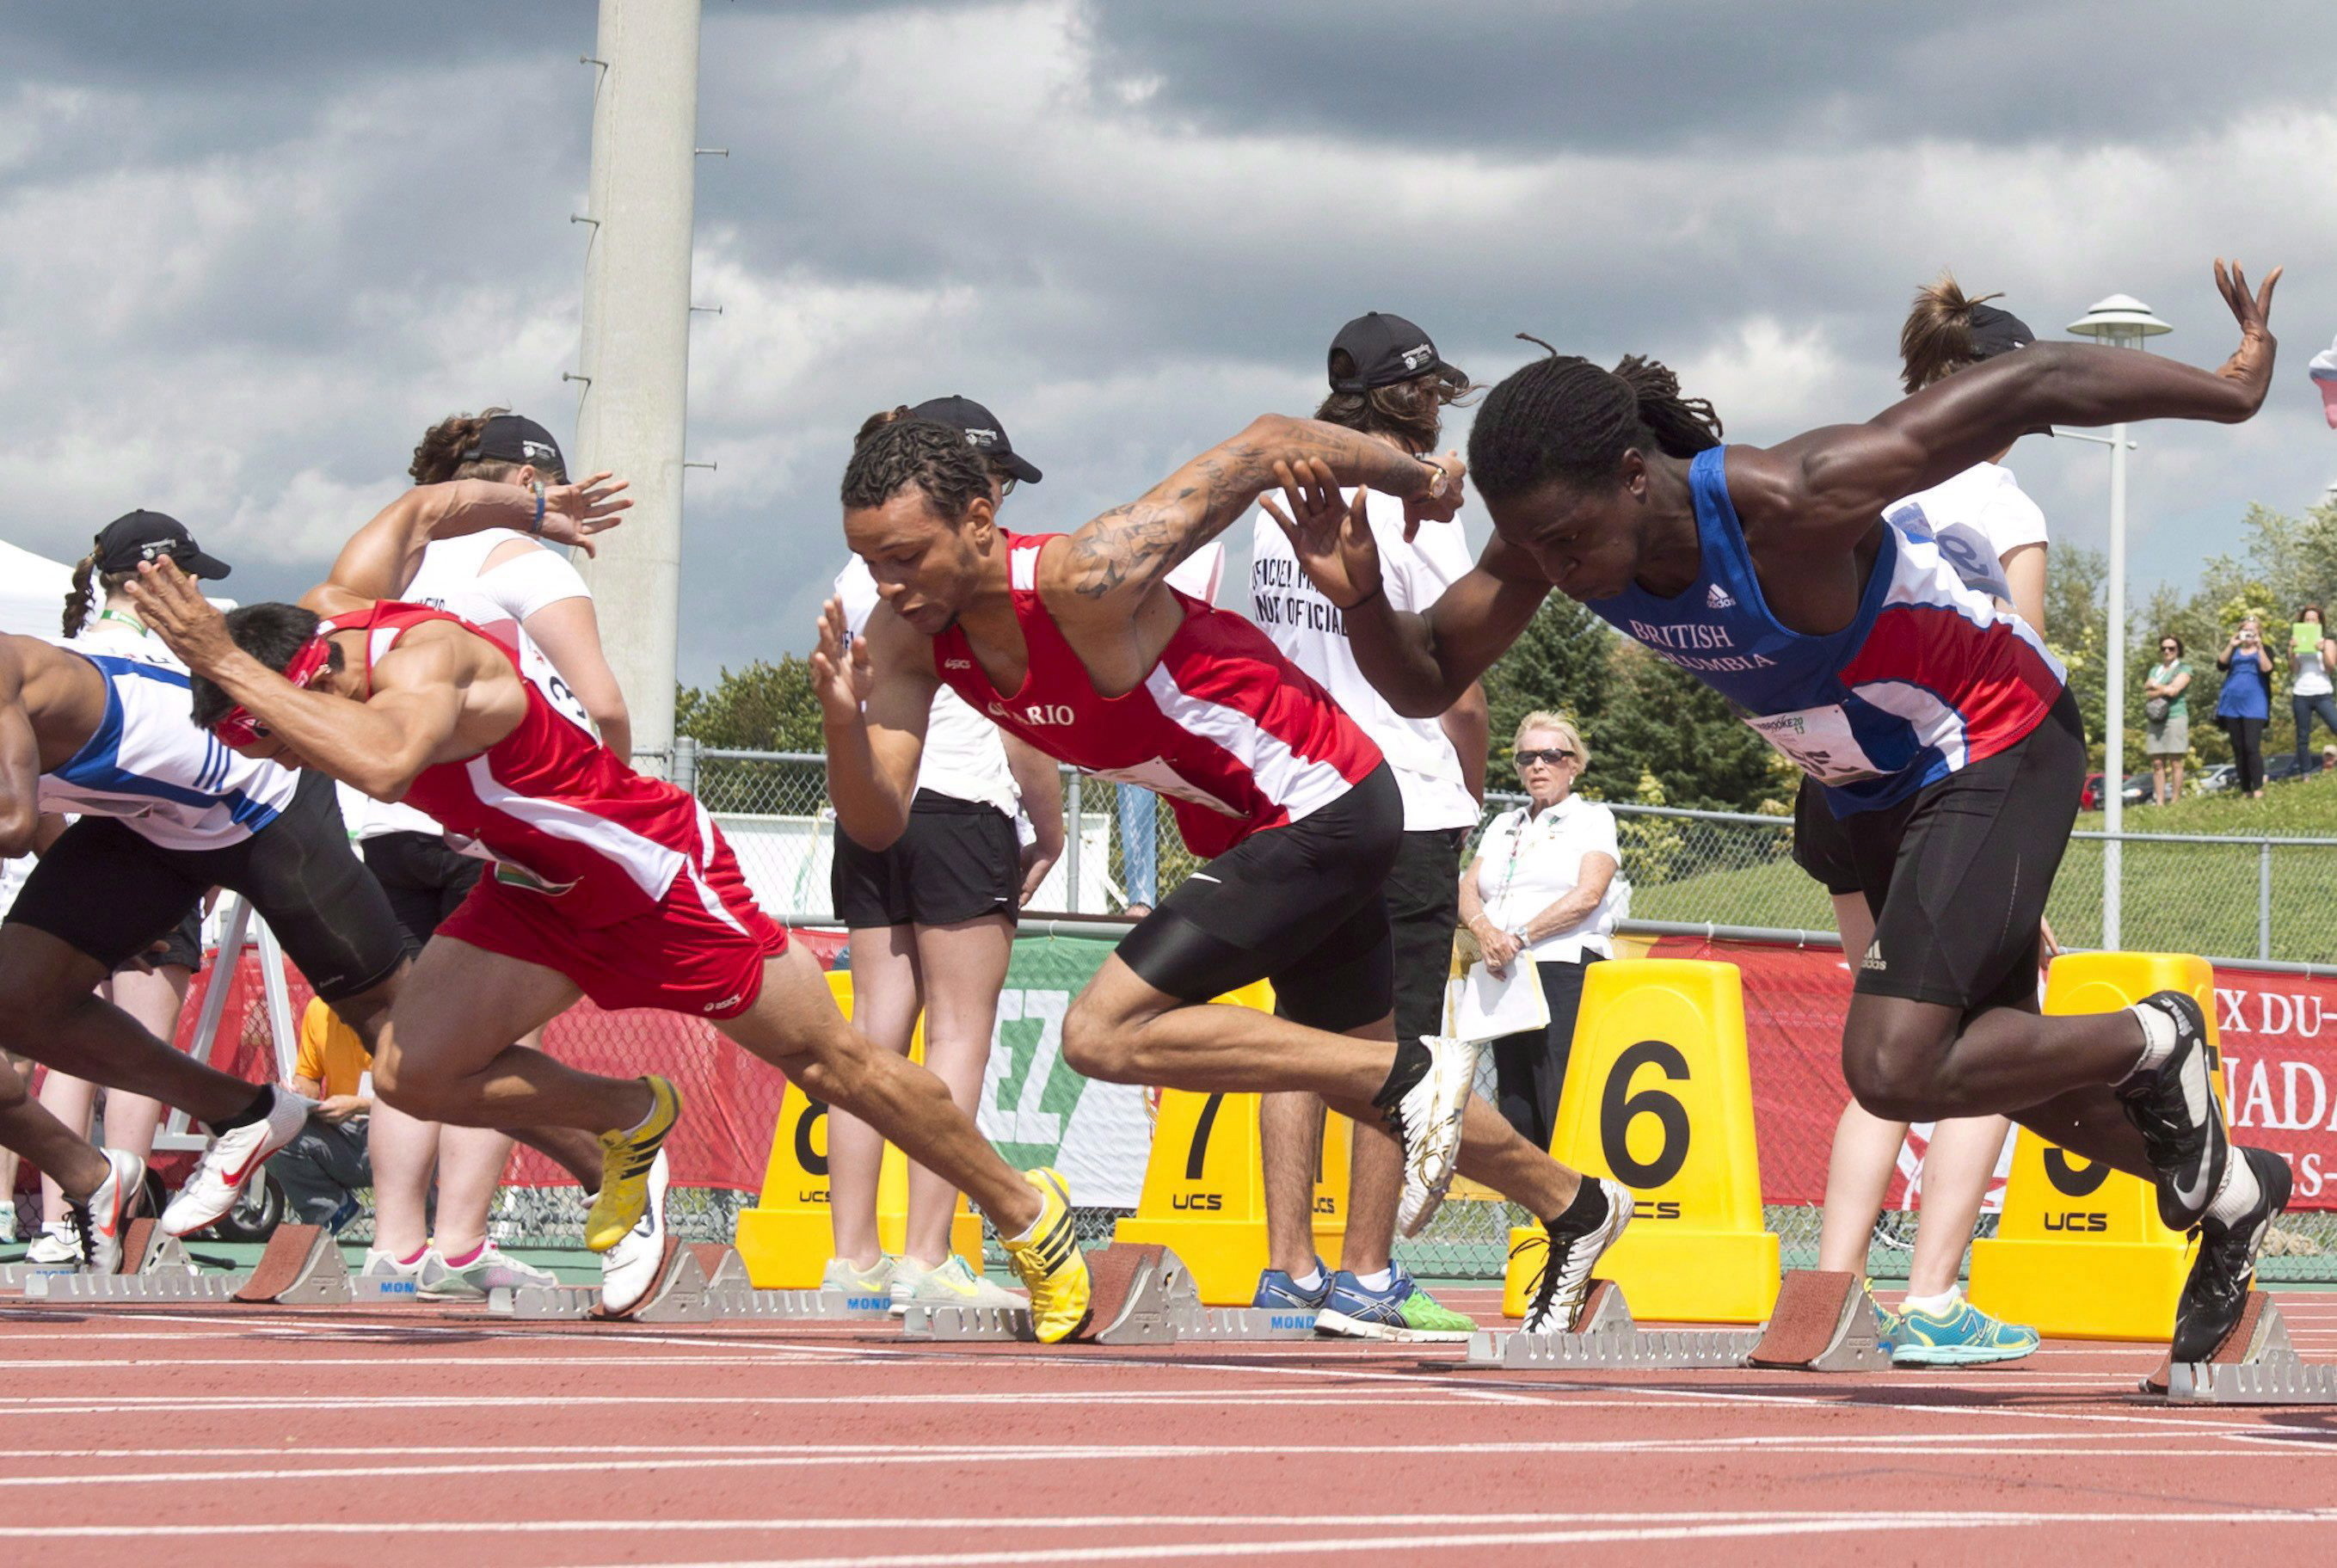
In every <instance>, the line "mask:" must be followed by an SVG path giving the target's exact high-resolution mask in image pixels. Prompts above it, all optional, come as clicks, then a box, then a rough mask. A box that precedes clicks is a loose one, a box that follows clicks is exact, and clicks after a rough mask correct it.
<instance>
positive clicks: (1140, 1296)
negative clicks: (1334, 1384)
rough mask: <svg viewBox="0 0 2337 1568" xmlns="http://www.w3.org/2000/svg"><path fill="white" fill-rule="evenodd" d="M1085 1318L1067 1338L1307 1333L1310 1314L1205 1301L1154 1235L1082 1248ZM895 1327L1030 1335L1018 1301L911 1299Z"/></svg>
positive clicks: (978, 1335) (965, 1336)
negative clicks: (986, 1303)
mask: <svg viewBox="0 0 2337 1568" xmlns="http://www.w3.org/2000/svg"><path fill="white" fill-rule="evenodd" d="M1087 1259H1088V1275H1089V1279H1090V1289H1091V1295H1090V1315H1089V1319H1088V1326H1087V1327H1086V1328H1083V1329H1081V1330H1080V1332H1079V1333H1078V1334H1076V1335H1074V1336H1073V1337H1072V1338H1076V1339H1083V1340H1088V1341H1090V1342H1092V1343H1094V1344H1098V1345H1174V1344H1176V1343H1178V1341H1180V1340H1184V1341H1201V1342H1209V1341H1232V1340H1266V1339H1311V1338H1314V1336H1315V1314H1314V1313H1312V1312H1308V1311H1303V1310H1292V1311H1280V1310H1275V1309H1270V1308H1257V1307H1207V1306H1204V1305H1202V1303H1201V1293H1200V1289H1199V1287H1198V1285H1197V1284H1196V1283H1195V1282H1194V1279H1193V1275H1192V1271H1191V1270H1190V1269H1187V1268H1186V1266H1185V1261H1184V1259H1181V1258H1179V1257H1178V1256H1177V1254H1176V1253H1175V1252H1173V1251H1171V1250H1169V1249H1168V1248H1167V1247H1165V1246H1162V1245H1161V1244H1159V1243H1158V1242H1148V1243H1136V1242H1128V1241H1116V1242H1113V1243H1112V1244H1111V1245H1110V1246H1108V1247H1099V1248H1096V1249H1094V1250H1091V1251H1090V1252H1089V1253H1088V1255H1087ZM901 1332H902V1333H903V1335H904V1336H905V1337H906V1338H912V1339H936V1340H1022V1341H1023V1342H1024V1343H1035V1342H1036V1341H1037V1339H1038V1335H1037V1334H1036V1333H1035V1332H1034V1331H1033V1330H1032V1327H1031V1314H1030V1312H1029V1311H1028V1310H1026V1309H1024V1308H1013V1307H1007V1308H1000V1307H970V1308H961V1307H934V1308H925V1307H912V1308H909V1311H908V1316H907V1317H906V1318H904V1319H903V1320H902V1324H901Z"/></svg>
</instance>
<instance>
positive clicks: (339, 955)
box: [8, 772, 406, 1002]
mask: <svg viewBox="0 0 2337 1568" xmlns="http://www.w3.org/2000/svg"><path fill="white" fill-rule="evenodd" d="M211 887H225V888H228V889H230V890H231V891H233V892H237V893H240V894H242V895H243V896H244V897H246V898H247V899H249V901H250V903H251V907H252V908H253V909H254V910H255V911H257V912H258V913H259V917H260V918H261V919H263V920H265V921H267V922H268V925H269V929H270V930H272V931H274V932H275V933H276V940H277V941H278V942H279V943H280V944H281V945H282V946H283V948H284V951H285V954H286V956H288V957H289V958H290V959H291V960H292V962H293V963H294V964H296V965H299V969H300V973H301V974H303V975H307V976H308V984H309V985H310V986H311V987H312V988H314V990H315V991H316V993H317V995H319V996H321V997H323V998H324V999H325V1000H326V1001H327V1002H339V1001H345V1000H347V998H349V997H351V996H355V995H358V994H359V993H360V992H364V991H369V990H371V989H373V987H375V986H376V985H380V984H381V983H382V982H383V981H385V980H386V979H388V978H389V977H390V975H391V974H392V973H394V972H395V971H396V968H397V966H398V965H399V964H401V963H403V962H404V961H405V958H406V942H405V938H404V937H403V936H400V935H399V932H398V929H397V919H396V916H394V915H392V914H391V913H390V908H389V900H388V899H387V898H386V897H383V895H382V891H381V887H380V885H379V884H378V883H376V881H375V880H374V879H373V878H372V877H370V876H368V875H367V872H366V868H365V867H364V866H362V865H360V864H359V863H358V861H357V855H356V853H355V852H354V851H352V850H351V849H350V848H349V838H348V834H347V831H346V830H345V829H344V828H342V827H341V809H340V805H339V803H338V802H337V800H336V799H334V796H333V781H332V780H331V779H328V778H326V777H325V776H324V775H323V774H322V773H314V772H310V773H304V774H302V775H301V776H300V784H299V788H298V789H297V790H296V791H294V793H293V796H292V799H291V801H290V802H289V803H288V805H286V807H285V808H284V810H283V812H282V814H281V815H279V817H278V818H276V819H275V820H274V821H272V822H270V823H269V825H268V826H267V827H265V828H261V829H260V830H259V832H257V833H254V834H252V835H251V836H250V837H249V838H243V839H240V840H239V841H238V842H236V843H233V844H227V845H222V846H221V847H220V848H217V849H166V848H163V847H162V846H161V845H159V844H157V843H155V842H154V841H153V840H152V839H150V838H142V837H140V836H139V835H138V834H137V833H136V832H134V831H132V829H131V828H129V827H127V826H126V825H124V824H123V823H122V822H121V821H120V820H118V819H116V818H112V817H84V818H82V819H81V820H80V821H78V822H76V823H74V824H73V826H72V827H70V828H66V829H65V830H64V833H63V834H62V835H60V836H59V837H58V838H57V841H56V842H55V843H54V844H53V845H51V846H50V847H49V852H48V853H47V854H45V855H44V856H42V857H41V863H40V864H39V865H38V866H36V867H34V868H33V874H32V876H31V877H27V878H26V879H25V882H24V890H23V891H22V892H20V893H18V894H17V895H16V902H15V905H14V907H11V908H10V909H9V911H8V923H9V924H11V925H22V926H31V927H33V928H34V930H36V931H44V932H46V933H48V934H49V935H50V936H54V937H55V938H56V939H57V940H58V941H60V942H63V943H64V944H65V945H66V946H69V947H72V948H74V949H76V950H77V951H79V952H82V953H85V954H87V955H88V956H90V957H92V958H94V959H95V960H97V962H98V963H100V964H102V965H104V966H105V967H106V968H107V969H109V970H111V969H112V968H114V967H116V966H117V965H120V964H122V962H123V961H124V960H126V959H128V958H130V957H132V956H133V955H136V954H139V953H142V952H144V951H145V950H146V949H147V948H148V947H149V946H152V944H153V942H154V940H155V938H157V937H159V936H161V935H162V934H163V933H164V932H166V931H168V930H170V929H171V926H174V925H176V924H177V923H178V921H179V920H180V918H181V916H184V915H185V913H186V910H187V906H188V905H190V904H191V903H193V902H194V901H196V900H197V899H199V898H200V897H202V896H203V894H204V893H205V892H206V891H207V890H208V889H210V888H211Z"/></svg>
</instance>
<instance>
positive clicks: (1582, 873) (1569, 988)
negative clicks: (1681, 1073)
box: [1461, 713, 1631, 1149]
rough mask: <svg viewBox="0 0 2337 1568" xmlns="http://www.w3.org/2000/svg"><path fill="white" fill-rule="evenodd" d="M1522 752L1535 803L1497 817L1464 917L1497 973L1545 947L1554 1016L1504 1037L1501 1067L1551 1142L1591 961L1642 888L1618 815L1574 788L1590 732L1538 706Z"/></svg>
mask: <svg viewBox="0 0 2337 1568" xmlns="http://www.w3.org/2000/svg"><path fill="white" fill-rule="evenodd" d="M1515 751H1516V762H1517V769H1518V782H1519V783H1521V785H1523V786H1524V787H1525V791H1526V804H1524V805H1523V806H1521V807H1518V808H1517V809H1514V810H1511V811H1504V812H1502V813H1501V815H1500V816H1499V817H1496V818H1493V820H1492V823H1491V826H1490V827H1488V828H1486V829H1485V836H1484V838H1482V839H1481V840H1480V841H1479V842H1478V845H1477V855H1476V858H1474V859H1472V860H1471V861H1470V862H1469V867H1468V869H1467V870H1465V871H1463V872H1462V873H1461V923H1462V925H1463V926H1466V927H1468V930H1469V934H1470V935H1471V936H1474V937H1475V938H1476V939H1477V947H1478V950H1479V951H1480V952H1481V953H1483V955H1484V956H1485V962H1486V963H1487V964H1489V965H1491V966H1492V969H1493V972H1494V973H1495V974H1497V975H1499V974H1501V973H1503V972H1504V971H1505V970H1506V969H1507V968H1508V966H1509V964H1510V961H1511V959H1513V958H1515V957H1516V956H1518V954H1520V953H1521V952H1529V953H1531V954H1532V955H1533V962H1534V971H1535V974H1536V975H1538V976H1539V977H1540V981H1541V989H1542V995H1544V996H1545V997H1547V998H1548V999H1549V1002H1550V1025H1549V1027H1548V1028H1546V1029H1539V1030H1529V1031H1527V1032H1526V1033H1524V1034H1507V1035H1503V1036H1502V1037H1501V1039H1499V1040H1496V1041H1494V1042H1493V1071H1494V1074H1495V1078H1496V1081H1497V1083H1498V1084H1499V1086H1500V1092H1501V1114H1502V1116H1503V1117H1505V1118H1506V1119H1507V1120H1508V1122H1509V1123H1510V1125H1511V1126H1512V1127H1514V1128H1516V1129H1517V1130H1518V1132H1519V1133H1520V1134H1521V1135H1522V1136H1523V1137H1525V1138H1527V1139H1530V1141H1531V1142H1532V1143H1533V1145H1534V1147H1535V1148H1537V1149H1547V1148H1549V1147H1550V1129H1551V1127H1552V1126H1553V1125H1554V1124H1555V1123H1556V1122H1557V1120H1558V1097H1559V1092H1560V1090H1561V1089H1563V1088H1564V1087H1565V1085H1566V1059H1567V1054H1568V1053H1569V1051H1570V1050H1571V1049H1572V1048H1573V1045H1574V1015H1575V1013H1576V1011H1577V1010H1578V1009H1579V1007H1580V1006H1581V1005H1582V972H1583V970H1584V969H1586V968H1587V967H1589V965H1592V964H1596V963H1597V962H1599V959H1601V958H1611V957H1613V956H1614V946H1613V944H1612V942H1611V941H1610V936H1611V935H1612V933H1613V932H1614V929H1615V923H1616V922H1617V921H1618V920H1619V919H1621V918H1622V917H1623V913H1624V910H1625V908H1626V907H1628V904H1629V902H1630V895H1631V887H1630V884H1629V883H1628V882H1626V881H1624V880H1623V879H1622V877H1618V876H1617V875H1616V868H1617V867H1618V866H1619V865H1620V864H1621V863H1622V855H1621V853H1620V851H1618V849H1617V848H1616V845H1615V814H1614V813H1613V812H1612V811H1609V809H1607V808H1606V807H1604V806H1602V805H1600V804H1599V802H1598V801H1596V800H1585V799H1582V798H1581V797H1579V796H1578V795H1576V794H1575V793H1574V784H1575V780H1576V779H1579V778H1581V777H1582V770H1583V769H1585V768H1588V767H1589V765H1590V750H1589V748H1588V747H1586V746H1585V745H1583V743H1582V736H1581V734H1580V733H1579V731H1577V730H1576V729H1575V728H1574V726H1573V725H1571V724H1569V723H1568V722H1567V721H1566V720H1563V719H1560V717H1558V716H1557V715H1556V714H1554V713H1529V714H1527V715H1526V717H1525V720H1524V722H1522V723H1521V724H1520V725H1519V726H1518V735H1517V741H1516V745H1515Z"/></svg>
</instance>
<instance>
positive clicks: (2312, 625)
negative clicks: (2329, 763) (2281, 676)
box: [2288, 604, 2337, 778]
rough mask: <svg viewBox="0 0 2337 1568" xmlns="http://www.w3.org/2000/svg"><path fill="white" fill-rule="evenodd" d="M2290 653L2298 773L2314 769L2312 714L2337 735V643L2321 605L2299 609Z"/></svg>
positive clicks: (2290, 701) (2291, 710) (2290, 708)
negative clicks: (2336, 680)
mask: <svg viewBox="0 0 2337 1568" xmlns="http://www.w3.org/2000/svg"><path fill="white" fill-rule="evenodd" d="M2291 631H2292V632H2293V634H2294V636H2293V643H2292V645H2291V650H2290V652H2289V655H2288V711H2289V713H2290V715H2291V716H2292V717H2293V718H2294V719H2295V720H2296V772H2297V776H2298V777H2299V778H2303V776H2304V775H2305V774H2306V773H2307V772H2309V771H2311V762H2312V757H2313V715H2314V714H2316V713H2317V714H2319V715H2320V716H2321V721H2322V723H2323V724H2326V725H2327V726H2328V727H2329V731H2330V733H2331V734H2332V735H2337V695H2332V691H2331V683H2330V679H2329V677H2330V672H2331V671H2337V642H2331V641H2330V640H2329V632H2328V629H2327V627H2326V626H2325V625H2324V624H2323V623H2322V619H2321V606H2320V605H2318V604H2307V605H2305V606H2304V607H2303V609H2300V610H2299V611H2297V613H2296V622H2295V624H2294V625H2293V627H2292V628H2291Z"/></svg>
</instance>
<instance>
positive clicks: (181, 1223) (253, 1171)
mask: <svg viewBox="0 0 2337 1568" xmlns="http://www.w3.org/2000/svg"><path fill="white" fill-rule="evenodd" d="M268 1092H269V1094H271V1095H273V1096H274V1098H273V1099H272V1100H270V1101H269V1106H268V1114H267V1115H265V1116H262V1117H261V1118H260V1119H259V1121H257V1122H248V1123H246V1124H245V1125H243V1126H241V1127H232V1128H230V1129H229V1130H228V1131H227V1132H221V1133H220V1134H219V1135H218V1136H217V1137H215V1138H213V1139H212V1140H211V1144H210V1148H208V1149H206V1150H204V1151H203V1152H202V1155H201V1157H200V1158H199V1159H198V1160H196V1161H195V1168H194V1169H193V1170H192V1171H189V1172H188V1173H187V1181H186V1185H185V1186H183V1187H181V1188H180V1189H179V1195H178V1196H177V1197H175V1198H173V1199H171V1205H170V1207H169V1208H167V1209H165V1210H162V1229H163V1230H167V1231H169V1232H170V1233H171V1235H173V1236H184V1235H187V1234H188V1233H190V1232H191V1231H195V1230H201V1229H202V1228H203V1227H204V1226H206V1225H208V1224H210V1222H211V1221H212V1220H217V1219H218V1218H219V1217H220V1215H222V1214H225V1213H226V1212H227V1211H228V1210H230V1209H232V1208H234V1207H235V1198H236V1194H237V1193H239V1192H240V1191H243V1184H244V1183H245V1182H247V1181H250V1180H251V1179H252V1178H253V1177H254V1176H256V1175H258V1174H259V1168H260V1166H262V1165H264V1164H266V1163H267V1162H268V1157H269V1155H270V1154H273V1153H275V1152H277V1151H278V1150H279V1149H281V1148H283V1147H284V1146H285V1145H286V1144H287V1143H289V1142H292V1140H293V1139H295V1138H298V1136H299V1135H300V1129H301V1128H302V1127H304V1126H306V1125H307V1124H308V1112H311V1111H314V1110H315V1109H316V1108H317V1103H316V1102H315V1101H313V1100H306V1099H303V1098H302V1097H301V1096H299V1095H298V1094H295V1093H291V1092H289V1091H288V1090H285V1089H279V1088H277V1087H275V1086H273V1085H270V1087H269V1091H268Z"/></svg>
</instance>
